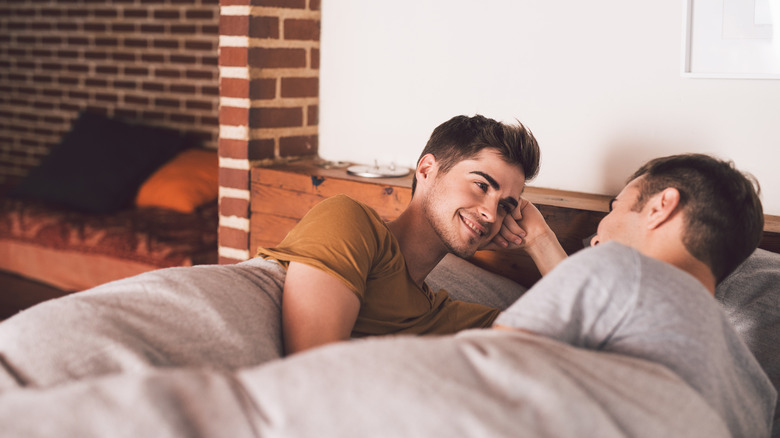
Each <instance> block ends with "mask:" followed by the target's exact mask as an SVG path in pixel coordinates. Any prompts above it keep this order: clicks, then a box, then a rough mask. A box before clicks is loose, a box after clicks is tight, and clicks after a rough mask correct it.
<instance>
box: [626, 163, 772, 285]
mask: <svg viewBox="0 0 780 438" xmlns="http://www.w3.org/2000/svg"><path fill="white" fill-rule="evenodd" d="M637 178H641V179H639V181H638V182H639V185H638V187H639V197H638V198H637V202H636V205H635V206H634V210H636V211H639V210H641V209H642V208H643V207H644V205H645V203H646V202H647V200H648V199H649V198H650V197H652V196H653V195H655V194H656V193H659V192H661V191H663V190H664V189H666V188H669V187H673V188H675V189H677V191H678V192H679V193H680V208H682V210H681V211H682V213H683V214H684V216H685V231H684V235H683V244H684V245H685V247H686V249H687V250H688V252H690V253H691V254H692V255H693V256H694V257H696V258H697V259H699V260H701V261H702V262H704V263H705V264H707V265H708V266H709V267H710V269H711V270H712V273H713V274H714V275H715V279H716V281H717V282H718V283H719V282H721V281H722V280H723V279H725V278H726V277H727V276H728V275H729V274H730V273H731V272H732V271H733V270H734V269H736V267H737V266H738V265H739V264H740V263H742V262H743V261H744V260H745V259H746V258H747V257H748V256H749V255H750V254H752V253H753V251H754V250H755V249H756V248H757V247H758V244H759V243H760V242H761V237H762V235H763V229H764V211H763V208H762V206H761V200H760V199H759V194H760V192H761V188H760V186H759V184H758V181H757V180H756V179H755V178H754V177H753V176H752V175H750V174H747V173H743V172H740V171H739V170H737V169H736V168H735V167H734V163H733V162H731V161H723V160H720V159H717V158H714V157H711V156H709V155H703V154H683V155H672V156H669V157H663V158H657V159H655V160H651V161H649V162H648V163H646V164H645V165H644V166H642V167H641V168H640V169H639V170H637V171H636V172H635V173H634V175H632V176H631V178H630V179H629V181H632V180H634V179H637Z"/></svg>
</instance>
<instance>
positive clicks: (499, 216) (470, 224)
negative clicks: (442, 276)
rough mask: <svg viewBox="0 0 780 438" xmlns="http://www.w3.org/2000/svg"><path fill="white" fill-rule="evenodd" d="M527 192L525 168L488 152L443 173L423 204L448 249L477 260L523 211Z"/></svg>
mask: <svg viewBox="0 0 780 438" xmlns="http://www.w3.org/2000/svg"><path fill="white" fill-rule="evenodd" d="M524 188H525V174H524V173H523V170H522V168H520V167H519V166H515V165H512V164H508V163H506V162H505V161H504V160H503V159H502V158H501V156H500V155H499V154H498V152H495V151H493V150H491V149H483V150H482V151H480V152H479V153H478V154H477V155H476V156H474V157H473V158H471V159H468V160H463V161H461V162H459V163H457V164H456V165H455V166H453V167H452V168H451V169H450V170H449V171H448V172H447V173H443V174H442V173H437V174H436V175H435V177H434V180H433V181H432V186H431V190H430V191H429V192H428V196H427V197H426V198H425V200H424V201H423V211H424V213H425V217H426V218H427V220H428V222H429V223H430V225H431V227H432V228H433V230H434V231H435V232H436V233H437V234H438V236H439V238H440V239H441V240H442V242H443V243H444V245H445V246H446V247H447V249H448V250H449V251H450V252H452V253H454V254H456V255H458V256H460V257H471V256H472V255H474V252H476V250H477V249H479V248H480V247H482V246H484V245H486V244H487V243H489V242H490V241H491V240H492V239H493V237H494V236H495V235H496V233H498V231H499V229H500V228H501V222H502V221H503V220H504V217H505V216H506V215H507V214H510V213H511V211H512V210H513V209H514V208H515V207H516V206H517V205H518V202H519V200H520V196H521V195H522V194H523V189H524Z"/></svg>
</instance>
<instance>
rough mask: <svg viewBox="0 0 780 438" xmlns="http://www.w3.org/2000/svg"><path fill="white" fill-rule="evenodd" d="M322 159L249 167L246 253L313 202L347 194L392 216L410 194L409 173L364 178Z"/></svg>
mask: <svg viewBox="0 0 780 438" xmlns="http://www.w3.org/2000/svg"><path fill="white" fill-rule="evenodd" d="M322 163H325V162H323V161H301V162H297V163H294V164H286V165H284V166H279V167H263V168H254V169H252V175H251V178H252V180H251V185H252V188H251V190H252V192H251V201H250V204H251V219H250V225H249V227H250V230H249V242H250V253H251V255H254V252H255V250H256V249H257V247H258V246H264V247H270V246H274V245H276V244H278V243H279V242H281V240H282V239H283V238H284V236H285V235H287V233H288V232H289V231H290V230H291V229H292V228H293V227H294V226H295V224H296V223H297V222H298V221H299V220H300V219H301V218H302V217H303V215H304V214H306V212H307V211H309V209H311V208H312V207H313V206H314V205H315V204H317V203H318V202H320V201H322V200H323V199H325V198H329V197H331V196H334V195H338V194H341V193H343V194H346V195H348V196H350V197H352V198H354V199H357V200H358V201H361V202H364V203H366V204H368V205H370V206H371V207H372V208H374V209H375V210H376V211H377V213H379V215H380V216H381V217H382V218H383V219H385V220H392V219H395V218H396V217H398V215H399V214H401V212H402V211H403V210H404V209H405V208H406V206H407V205H408V204H409V201H410V200H411V199H412V176H411V174H410V175H408V176H405V177H401V178H363V177H357V176H352V175H349V174H348V173H347V170H346V166H345V167H337V168H328V167H325V166H324V165H323V164H322Z"/></svg>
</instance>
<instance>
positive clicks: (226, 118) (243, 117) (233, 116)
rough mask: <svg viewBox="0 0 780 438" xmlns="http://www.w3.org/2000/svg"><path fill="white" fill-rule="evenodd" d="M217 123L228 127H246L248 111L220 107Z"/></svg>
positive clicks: (245, 109) (231, 107)
mask: <svg viewBox="0 0 780 438" xmlns="http://www.w3.org/2000/svg"><path fill="white" fill-rule="evenodd" d="M219 123H220V124H222V125H229V126H247V125H248V123H249V109H247V108H236V107H233V106H224V105H223V106H220V107H219Z"/></svg>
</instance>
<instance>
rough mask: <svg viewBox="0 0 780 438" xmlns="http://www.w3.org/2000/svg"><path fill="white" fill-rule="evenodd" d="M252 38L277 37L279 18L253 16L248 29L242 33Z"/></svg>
mask: <svg viewBox="0 0 780 438" xmlns="http://www.w3.org/2000/svg"><path fill="white" fill-rule="evenodd" d="M244 35H249V36H250V37H252V38H275V39H278V38H279V18H277V17H255V16H253V17H252V18H251V21H250V22H249V31H248V32H247V33H246V34H244Z"/></svg>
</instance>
